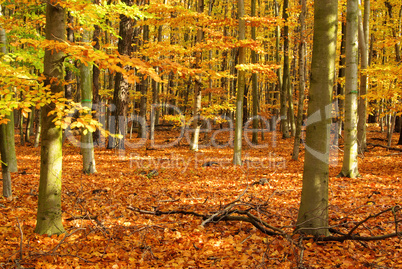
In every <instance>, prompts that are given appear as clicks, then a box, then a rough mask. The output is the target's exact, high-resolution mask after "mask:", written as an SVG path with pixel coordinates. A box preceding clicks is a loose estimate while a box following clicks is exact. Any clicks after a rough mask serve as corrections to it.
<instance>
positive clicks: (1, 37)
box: [0, 27, 18, 172]
mask: <svg viewBox="0 0 402 269" xmlns="http://www.w3.org/2000/svg"><path fill="white" fill-rule="evenodd" d="M0 52H1V53H2V54H7V53H8V52H7V35H6V31H5V30H4V29H3V28H1V27H0ZM6 119H8V122H7V123H6V124H5V129H4V132H3V135H4V139H6V141H5V146H6V147H7V150H6V153H5V154H7V170H8V171H9V172H17V171H18V167H17V155H16V154H15V138H14V127H15V126H14V111H10V114H9V115H6ZM5 158H6V157H5Z"/></svg>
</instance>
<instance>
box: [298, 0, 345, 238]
mask: <svg viewBox="0 0 402 269" xmlns="http://www.w3.org/2000/svg"><path fill="white" fill-rule="evenodd" d="M337 15H338V1H337V0H316V1H315V2H314V37H313V55H312V63H311V83H310V93H309V97H310V99H309V105H308V118H307V126H306V128H307V135H306V153H305V159H304V171H303V187H302V195H301V203H300V208H299V215H298V218H297V230H298V231H299V232H300V233H305V234H312V235H327V234H328V233H329V232H328V179H329V175H328V174H329V146H330V127H331V109H332V104H331V101H332V90H333V82H334V77H335V57H336V40H337V25H338V16H337Z"/></svg>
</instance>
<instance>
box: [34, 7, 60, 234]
mask: <svg viewBox="0 0 402 269" xmlns="http://www.w3.org/2000/svg"><path fill="white" fill-rule="evenodd" d="M65 31H66V18H65V10H64V9H63V8H62V7H61V6H60V5H59V3H58V1H53V2H52V4H50V3H47V4H46V39H47V40H55V41H59V42H63V41H64V40H66V32H65ZM64 57H65V54H64V53H63V52H61V51H52V50H46V51H45V59H44V75H45V77H46V81H45V83H46V84H50V90H51V92H52V93H53V94H59V93H63V90H64V89H63V83H62V81H63V61H64ZM54 108H55V104H54V103H53V102H52V103H50V104H48V105H45V106H44V107H43V108H42V110H43V111H42V124H43V133H42V142H41V166H40V181H39V197H38V213H37V221H36V228H35V232H36V233H38V234H48V235H53V234H61V233H64V232H65V230H64V227H63V224H62V221H61V220H62V214H61V176H62V141H61V139H62V137H61V135H62V133H61V129H60V127H59V126H56V125H55V123H54V121H53V120H54V119H55V117H56V115H54V114H53V115H49V112H50V111H52V110H54Z"/></svg>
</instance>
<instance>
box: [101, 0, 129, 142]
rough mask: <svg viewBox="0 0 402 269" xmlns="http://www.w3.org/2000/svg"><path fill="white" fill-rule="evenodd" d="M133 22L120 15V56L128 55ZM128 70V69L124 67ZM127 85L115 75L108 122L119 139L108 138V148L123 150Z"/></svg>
mask: <svg viewBox="0 0 402 269" xmlns="http://www.w3.org/2000/svg"><path fill="white" fill-rule="evenodd" d="M123 2H124V3H125V4H126V5H128V6H131V5H132V4H133V1H132V0H125V1H123ZM134 24H135V22H134V21H133V20H132V19H130V18H128V17H127V16H125V15H120V30H119V36H120V37H121V38H120V39H119V42H118V44H117V50H118V52H119V54H120V55H129V53H130V47H131V42H132V39H133V35H134V31H133V27H134ZM124 68H128V67H124ZM129 86H130V85H129V83H128V82H127V80H125V79H124V78H123V74H122V73H116V76H115V84H114V95H113V106H114V107H113V108H112V118H111V121H110V133H112V134H116V135H118V136H119V137H118V138H114V137H109V144H108V148H118V149H124V148H125V146H124V141H125V136H126V133H127V131H126V125H125V118H126V116H127V105H128V101H129Z"/></svg>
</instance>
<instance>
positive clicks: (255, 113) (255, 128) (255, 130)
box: [251, 0, 259, 144]
mask: <svg viewBox="0 0 402 269" xmlns="http://www.w3.org/2000/svg"><path fill="white" fill-rule="evenodd" d="M255 10H256V0H251V16H252V17H255V15H256V12H255ZM251 39H253V40H256V27H255V26H252V27H251ZM257 62H258V58H257V53H256V52H255V51H254V50H252V51H251V63H253V64H256V63H257ZM251 83H252V95H253V136H252V140H251V141H252V143H253V144H258V123H259V120H258V77H257V73H255V72H253V74H252V75H251Z"/></svg>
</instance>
